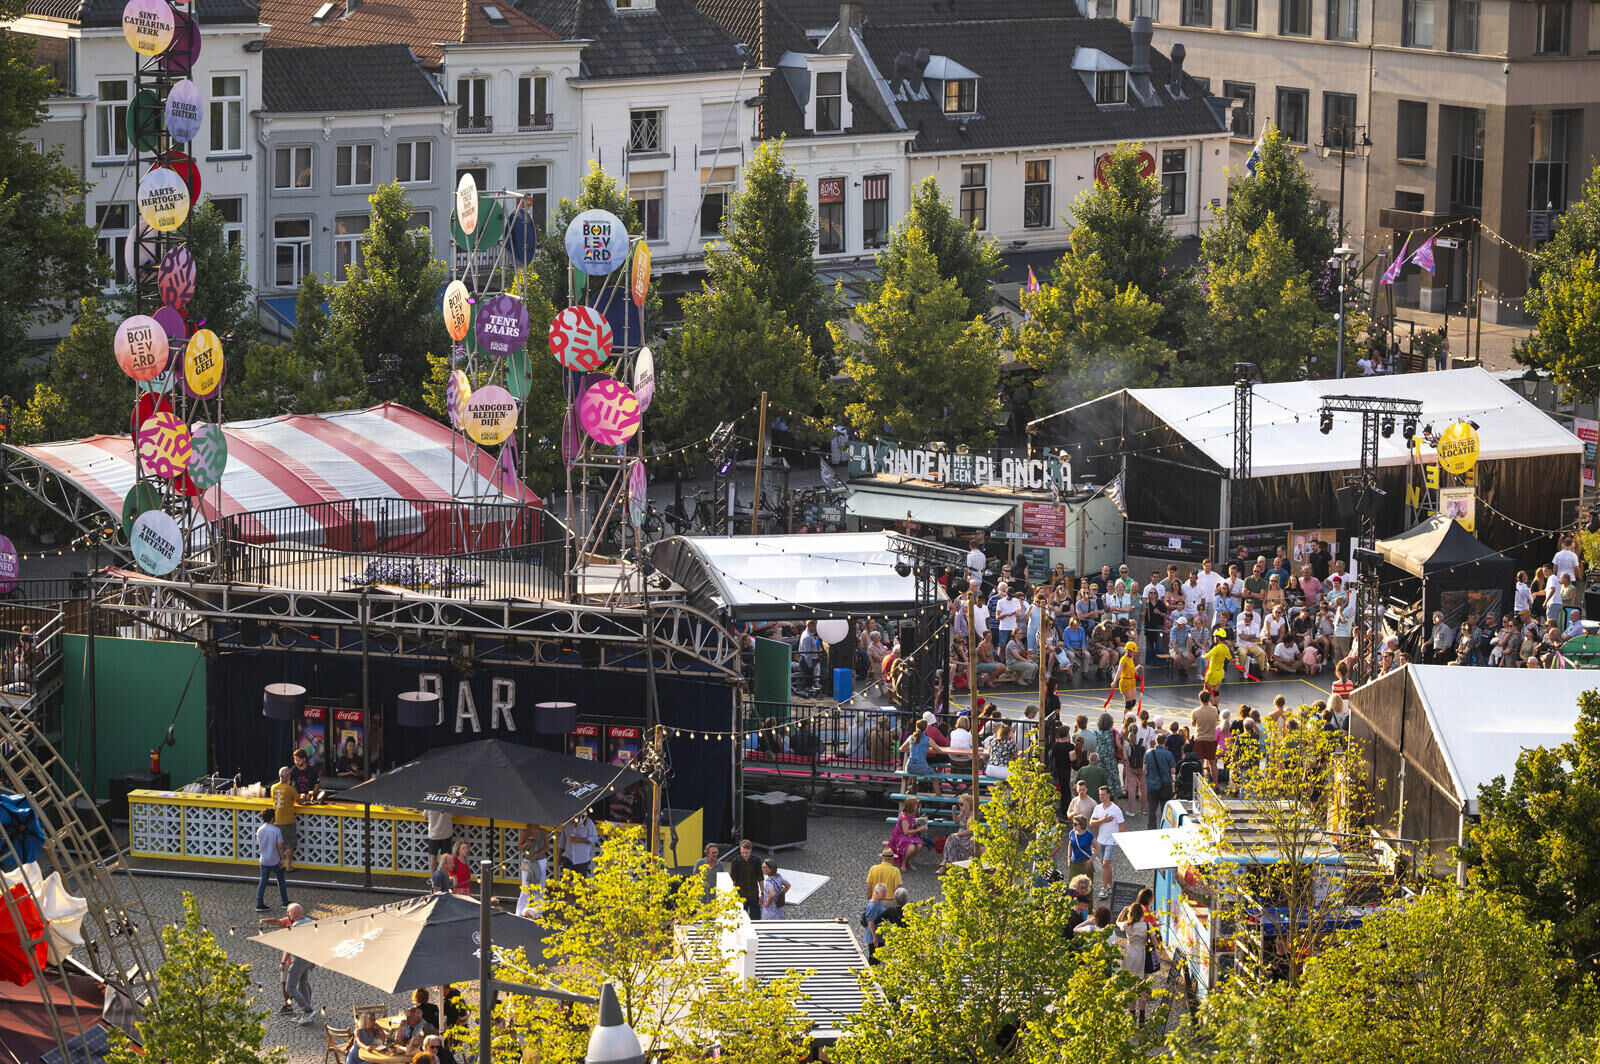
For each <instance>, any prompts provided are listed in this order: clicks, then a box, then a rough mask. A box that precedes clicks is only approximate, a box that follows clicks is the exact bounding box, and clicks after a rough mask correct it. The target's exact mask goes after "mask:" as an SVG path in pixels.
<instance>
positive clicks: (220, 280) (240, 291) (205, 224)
mask: <svg viewBox="0 0 1600 1064" xmlns="http://www.w3.org/2000/svg"><path fill="white" fill-rule="evenodd" d="M188 241H189V245H188V246H189V253H190V254H192V255H193V256H194V266H195V282H194V300H193V301H192V302H191V303H190V309H189V321H190V322H191V323H193V327H194V328H197V329H198V328H206V329H210V330H211V331H212V332H214V333H216V334H217V336H219V337H220V338H221V339H222V342H223V345H224V352H225V355H231V352H232V350H233V347H232V345H234V344H239V345H243V344H245V343H248V342H249V341H251V340H253V339H255V337H256V336H257V335H258V334H259V333H260V331H261V318H260V316H259V313H260V312H259V311H257V310H256V302H255V293H254V291H253V290H252V289H251V287H250V279H249V275H248V274H247V273H246V272H245V261H244V241H242V240H241V241H238V242H237V243H230V242H229V241H228V240H227V238H226V237H225V236H224V235H223V232H222V212H221V211H220V210H218V209H217V207H216V204H214V203H212V202H211V201H210V200H209V199H208V200H206V201H205V202H204V203H203V204H201V205H200V206H199V207H198V208H197V209H196V210H194V211H192V212H191V213H190V215H189V222H188Z"/></svg>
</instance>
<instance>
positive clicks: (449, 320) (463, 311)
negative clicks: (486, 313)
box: [444, 281, 472, 343]
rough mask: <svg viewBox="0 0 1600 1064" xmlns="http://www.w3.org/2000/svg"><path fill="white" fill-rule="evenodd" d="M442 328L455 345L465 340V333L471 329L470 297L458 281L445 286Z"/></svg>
mask: <svg viewBox="0 0 1600 1064" xmlns="http://www.w3.org/2000/svg"><path fill="white" fill-rule="evenodd" d="M444 327H445V329H446V330H447V331H448V332H449V333H450V339H452V340H454V341H455V342H456V343H460V342H461V341H462V340H465V339H466V338H467V331H468V330H469V329H471V328H472V297H471V296H470V295H468V294H467V286H466V285H464V284H462V283H461V282H460V281H451V282H450V283H449V284H448V285H446V286H445V289H444Z"/></svg>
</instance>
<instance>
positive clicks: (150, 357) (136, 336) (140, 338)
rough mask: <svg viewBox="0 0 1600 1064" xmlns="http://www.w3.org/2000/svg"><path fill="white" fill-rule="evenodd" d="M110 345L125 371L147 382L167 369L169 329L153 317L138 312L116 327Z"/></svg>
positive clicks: (137, 379) (135, 378)
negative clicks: (164, 327)
mask: <svg viewBox="0 0 1600 1064" xmlns="http://www.w3.org/2000/svg"><path fill="white" fill-rule="evenodd" d="M111 348H112V351H113V353H114V354H115V355H116V356H117V365H119V366H121V367H122V372H124V373H126V374H127V375H128V376H130V377H132V378H133V379H134V380H136V381H147V380H149V379H150V378H152V377H154V376H156V375H157V374H159V373H160V372H161V371H162V370H164V369H166V368H167V354H168V352H167V330H165V329H163V328H162V327H161V326H160V324H158V323H157V322H156V320H155V319H154V318H152V317H149V316H148V315H145V314H135V315H134V316H133V317H131V318H128V319H127V320H125V321H124V322H123V323H122V324H121V325H118V326H117V331H116V333H115V334H114V335H113V336H112V340H111Z"/></svg>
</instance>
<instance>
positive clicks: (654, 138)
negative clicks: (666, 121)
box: [628, 110, 661, 152]
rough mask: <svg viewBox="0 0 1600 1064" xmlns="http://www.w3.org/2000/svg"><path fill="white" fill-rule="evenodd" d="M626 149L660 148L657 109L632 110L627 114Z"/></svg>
mask: <svg viewBox="0 0 1600 1064" xmlns="http://www.w3.org/2000/svg"><path fill="white" fill-rule="evenodd" d="M628 150H629V151H631V152H655V151H660V150H661V112H660V111H659V110H649V111H633V112H631V113H630V114H629V115H628Z"/></svg>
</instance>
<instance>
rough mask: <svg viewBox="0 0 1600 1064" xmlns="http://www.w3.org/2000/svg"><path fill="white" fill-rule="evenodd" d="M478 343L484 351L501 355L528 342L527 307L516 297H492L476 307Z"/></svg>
mask: <svg viewBox="0 0 1600 1064" xmlns="http://www.w3.org/2000/svg"><path fill="white" fill-rule="evenodd" d="M476 328H477V332H478V346H479V347H480V348H482V349H483V352H484V354H487V355H490V356H492V357H494V358H505V357H506V356H507V355H509V354H511V353H512V352H513V351H521V350H522V349H523V347H525V346H527V343H528V307H527V305H526V304H524V303H523V302H522V300H520V299H518V298H517V297H516V296H508V295H498V296H494V297H492V298H490V299H488V300H486V301H484V303H483V304H482V305H480V306H479V307H478V313H477V325H476Z"/></svg>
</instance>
